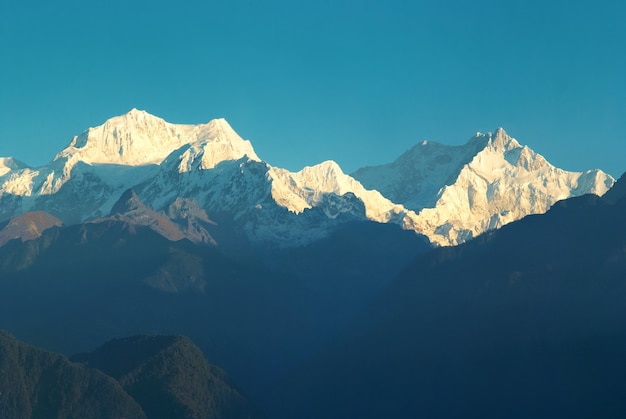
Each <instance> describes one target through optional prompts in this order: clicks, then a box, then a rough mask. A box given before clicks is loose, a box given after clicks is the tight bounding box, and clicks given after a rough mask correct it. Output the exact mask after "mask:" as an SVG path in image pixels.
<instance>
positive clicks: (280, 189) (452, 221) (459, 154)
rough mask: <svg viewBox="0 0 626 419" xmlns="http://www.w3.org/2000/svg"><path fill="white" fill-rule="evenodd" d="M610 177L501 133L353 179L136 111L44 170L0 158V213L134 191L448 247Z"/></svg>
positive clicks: (428, 146) (259, 219) (252, 233)
mask: <svg viewBox="0 0 626 419" xmlns="http://www.w3.org/2000/svg"><path fill="white" fill-rule="evenodd" d="M613 182H614V180H613V178H611V177H610V176H609V175H607V174H605V173H603V172H601V171H599V170H593V171H588V172H584V173H575V172H566V171H563V170H561V169H558V168H555V167H554V166H552V165H550V164H549V163H548V162H547V161H546V160H545V158H543V157H542V156H541V155H539V154H537V153H535V152H534V151H532V150H531V149H529V148H528V147H524V146H521V145H520V144H519V143H518V142H517V141H516V140H515V139H513V138H511V137H510V136H508V135H507V134H506V132H505V131H504V130H503V129H498V130H496V131H495V133H493V134H491V133H489V134H480V133H478V134H476V136H475V137H473V138H472V139H470V140H469V141H468V142H467V143H466V144H465V145H462V146H445V145H442V144H438V143H436V142H433V141H422V142H420V143H418V144H417V145H416V146H415V147H413V148H412V149H410V150H409V151H407V152H406V153H405V154H403V155H402V156H400V157H399V158H398V159H396V160H395V161H394V162H393V163H390V164H387V165H383V166H378V167H366V168H363V169H360V170H358V171H357V172H355V173H354V174H353V175H352V176H350V175H347V174H345V173H343V171H342V170H341V168H340V167H339V165H338V164H337V163H336V162H334V161H332V160H329V161H325V162H322V163H320V164H317V165H314V166H310V167H305V168H303V169H302V170H300V171H298V172H290V171H288V170H285V169H281V168H278V167H273V166H271V165H269V164H267V163H265V162H263V161H262V160H261V159H260V158H259V157H258V156H257V155H256V153H255V151H254V149H253V147H252V145H251V144H250V142H249V141H246V140H244V139H242V138H241V137H240V136H239V135H237V133H236V132H235V131H234V130H233V129H232V128H231V127H230V125H229V124H228V123H227V122H226V121H225V120H224V119H214V120H212V121H210V122H208V123H207V124H199V125H183V124H171V123H168V122H166V121H164V120H163V119H161V118H157V117H155V116H152V115H150V114H148V113H146V112H144V111H139V110H136V109H133V110H131V111H130V112H128V113H127V114H125V115H121V116H117V117H114V118H111V119H109V120H108V121H106V122H105V123H104V124H103V125H101V126H99V127H96V128H90V129H88V130H87V131H85V132H84V133H83V134H81V135H80V136H77V137H74V138H73V140H72V141H71V143H70V145H69V146H68V147H66V148H65V149H64V150H62V151H61V152H60V153H59V154H58V155H57V156H56V157H55V159H54V160H53V161H52V162H50V163H49V164H48V165H46V166H44V167H40V168H37V169H31V168H28V167H27V166H26V165H24V164H22V163H19V162H16V161H14V160H13V159H10V158H3V159H0V221H2V220H4V219H8V218H10V217H12V216H14V215H17V214H18V213H21V212H24V211H28V210H33V209H37V210H43V211H48V212H51V213H52V214H53V215H55V216H57V217H59V218H61V219H62V220H63V221H64V224H70V223H72V222H80V221H84V220H87V219H90V218H92V217H100V216H106V215H107V214H108V213H109V211H110V209H111V207H112V206H113V205H114V203H115V202H116V201H117V199H118V198H119V197H120V196H121V194H122V193H123V192H124V191H125V190H127V189H129V188H131V187H133V188H134V189H135V190H136V191H137V194H138V196H139V197H140V199H141V200H142V201H143V202H144V203H145V204H147V205H149V206H151V207H152V208H154V209H155V210H157V211H166V210H167V208H168V206H169V205H171V204H172V203H173V202H175V201H176V200H177V199H179V198H186V199H191V200H193V201H195V202H197V203H198V205H199V206H200V207H201V208H202V209H203V210H204V211H206V213H207V214H209V216H212V215H213V214H229V217H231V219H232V222H233V223H235V225H236V226H237V228H240V229H241V231H243V232H244V233H245V234H246V235H248V237H249V238H251V239H253V240H258V241H274V242H277V241H278V242H281V243H282V244H292V245H293V244H304V243H306V242H307V241H311V240H313V239H315V238H318V237H322V236H323V235H325V234H327V233H328V232H329V231H330V230H332V228H334V227H335V226H336V224H337V223H339V222H343V221H345V220H362V219H369V220H373V221H377V222H384V223H386V222H393V223H396V224H399V225H401V226H402V227H403V228H405V229H410V230H414V231H416V232H419V233H422V234H425V235H426V236H428V237H429V238H430V240H431V241H432V242H433V243H435V244H438V245H454V244H457V243H461V242H463V241H465V240H468V239H470V238H472V237H475V236H476V235H478V234H480V233H482V232H484V231H486V230H489V229H493V228H499V227H501V226H502V225H504V224H506V223H509V222H511V221H514V220H517V219H519V218H522V217H524V216H525V215H528V214H535V213H541V212H545V211H546V210H547V209H548V208H549V207H550V206H551V205H552V204H553V203H554V202H556V201H558V200H560V199H563V198H567V197H569V196H576V195H580V194H584V193H596V194H598V195H602V194H603V193H605V192H606V191H607V190H608V189H609V188H610V187H611V186H612V184H613Z"/></svg>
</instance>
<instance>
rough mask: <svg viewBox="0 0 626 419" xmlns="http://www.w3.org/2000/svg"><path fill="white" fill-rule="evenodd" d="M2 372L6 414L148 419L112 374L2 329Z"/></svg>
mask: <svg viewBox="0 0 626 419" xmlns="http://www.w3.org/2000/svg"><path fill="white" fill-rule="evenodd" d="M0 371H2V374H0V417H2V418H10V419H49V418H66V419H84V418H90V419H99V418H101V419H110V418H122V417H124V418H128V419H131V418H137V419H145V418H146V416H145V414H144V413H143V411H142V409H141V407H140V406H139V405H138V404H137V403H136V402H135V401H134V400H133V399H132V398H131V397H130V396H129V395H128V394H127V393H126V392H125V391H124V390H123V389H122V387H121V386H120V384H119V383H118V382H117V381H115V380H114V379H113V378H111V377H109V376H107V375H105V374H104V373H102V372H100V371H97V370H94V369H89V368H85V367H83V366H81V365H79V364H76V363H73V362H70V361H69V360H68V359H67V358H65V357H64V356H62V355H58V354H55V353H52V352H48V351H45V350H43V349H40V348H36V347H34V346H30V345H27V344H25V343H22V342H20V341H18V340H17V339H15V338H14V337H13V336H11V335H10V334H8V333H7V332H4V331H2V330H0Z"/></svg>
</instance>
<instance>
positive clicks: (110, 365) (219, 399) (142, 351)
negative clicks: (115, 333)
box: [72, 336, 261, 419]
mask: <svg viewBox="0 0 626 419" xmlns="http://www.w3.org/2000/svg"><path fill="white" fill-rule="evenodd" d="M72 360H73V361H76V362H80V363H83V364H85V365H87V366H89V367H92V368H97V369H99V370H101V371H103V372H105V373H107V374H109V375H110V376H112V377H114V378H115V379H117V380H118V381H119V382H120V384H121V385H122V387H123V388H124V389H125V390H126V391H127V392H128V394H130V395H131V396H132V397H133V398H134V399H135V400H136V401H137V402H138V403H139V404H140V405H141V407H142V408H143V409H144V411H145V412H146V415H147V416H148V418H149V419H161V418H162V419H168V418H180V419H186V418H187V419H195V418H203V419H253V418H260V417H261V415H260V413H259V412H258V411H257V410H256V409H255V408H254V407H253V406H252V404H251V403H250V402H249V401H248V400H247V399H246V397H244V396H243V395H242V394H241V392H240V391H239V390H238V389H237V388H236V387H235V386H234V385H233V384H232V383H231V382H230V380H229V379H228V377H227V376H226V374H225V373H224V372H223V371H222V370H221V369H219V368H217V367H215V366H213V365H210V364H209V363H208V362H207V361H206V359H205V358H204V356H203V354H202V351H201V350H200V349H199V348H198V347H197V346H196V345H194V344H193V342H191V340H190V339H189V338H186V337H183V336H135V337H130V338H124V339H116V340H113V341H110V342H108V343H106V344H105V345H103V346H101V347H99V348H98V349H96V350H95V351H93V352H90V353H82V354H79V355H76V356H74V357H73V358H72Z"/></svg>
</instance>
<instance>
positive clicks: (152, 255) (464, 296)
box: [0, 110, 626, 419]
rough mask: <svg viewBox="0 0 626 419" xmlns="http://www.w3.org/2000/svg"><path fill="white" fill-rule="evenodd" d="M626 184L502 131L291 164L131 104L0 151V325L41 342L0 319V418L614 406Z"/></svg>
mask: <svg viewBox="0 0 626 419" xmlns="http://www.w3.org/2000/svg"><path fill="white" fill-rule="evenodd" d="M625 182H626V179H624V177H622V178H621V179H620V180H619V181H617V182H616V183H615V181H614V180H613V178H612V177H610V176H609V175H607V174H605V173H603V172H602V171H600V170H592V171H587V172H583V173H572V172H566V171H563V170H561V169H558V168H555V167H553V166H552V165H550V164H549V163H547V161H546V160H545V159H544V158H543V157H542V156H541V155H539V154H537V153H535V152H534V151H532V150H530V149H529V148H528V147H524V146H522V145H520V144H519V143H518V142H517V141H516V140H515V139H513V138H511V137H510V136H509V135H508V134H506V132H504V130H502V129H498V130H496V131H495V132H494V133H490V134H480V133H479V134H476V135H475V136H474V137H473V138H471V139H470V140H469V141H468V142H467V143H466V144H464V145H461V146H445V145H441V144H437V143H433V142H421V143H418V144H417V145H416V146H414V147H413V148H412V149H411V150H409V151H407V152H406V153H405V154H403V155H402V156H400V157H399V158H398V159H396V160H395V161H394V162H391V163H389V164H386V165H382V166H378V167H366V168H362V169H359V170H357V171H356V172H355V173H352V174H351V175H348V174H345V173H344V172H343V171H342V170H341V168H340V167H339V165H338V164H336V163H335V162H332V161H327V162H323V163H320V164H319V165H316V166H312V167H306V168H303V169H302V170H301V171H299V172H290V171H288V170H285V169H280V168H276V167H274V166H271V165H270V164H269V163H267V162H265V161H263V160H261V158H260V157H259V156H257V155H256V153H255V152H254V149H253V148H252V145H251V144H250V142H248V141H246V140H244V139H242V138H240V137H239V136H238V135H237V134H236V133H235V132H234V131H233V130H232V128H231V127H230V126H229V125H228V124H227V123H226V121H224V120H214V121H211V122H209V123H208V124H203V125H177V124H170V123H167V122H165V121H163V120H162V119H159V118H157V117H154V116H152V115H149V114H147V113H146V112H143V111H138V110H131V111H130V112H129V113H127V114H125V115H122V116H119V117H115V118H112V119H110V120H109V121H107V122H105V123H104V124H103V125H102V126H100V127H96V128H91V129H89V130H87V131H86V132H85V133H83V134H81V135H80V136H77V137H75V138H74V139H73V140H72V141H71V143H70V145H69V146H68V147H67V148H65V149H64V150H62V151H61V152H60V153H59V154H58V155H57V156H56V157H55V159H54V160H53V161H52V162H50V163H49V164H48V165H45V166H43V167H39V168H32V167H28V166H27V165H26V164H25V163H22V162H20V161H17V160H14V159H12V158H4V159H0V329H4V330H7V331H8V332H9V333H11V334H12V335H14V336H17V338H19V339H20V340H23V341H26V342H29V343H31V344H33V345H37V346H39V347H41V348H43V349H38V348H33V347H30V346H28V345H25V344H23V343H22V342H19V341H17V339H16V338H14V337H13V336H11V335H9V334H8V333H5V332H0V366H2V368H8V370H9V371H11V375H3V374H0V384H1V385H2V387H1V388H0V402H2V403H3V404H1V405H0V409H2V408H4V409H5V410H4V411H1V410H0V416H2V417H9V418H13V417H16V418H21V417H29V416H28V415H31V416H32V417H37V416H36V415H35V414H34V413H33V412H37V415H40V416H41V417H94V418H95V417H100V416H98V413H97V412H101V413H100V414H103V415H109V417H115V416H116V415H117V416H121V415H125V416H126V417H139V418H140V417H148V418H152V417H154V418H157V417H197V418H228V417H261V416H262V415H263V417H272V418H274V419H282V418H285V419H286V418H293V417H298V418H309V417H310V418H317V417H327V418H344V417H360V418H379V417H390V418H413V417H431V418H438V417H441V418H444V417H445V418H454V417H458V418H472V417H476V418H479V417H480V418H496V417H497V418H499V417H511V418H515V417H519V418H523V417H554V416H567V417H581V418H582V417H616V416H618V415H619V413H620V412H623V410H624V408H625V406H624V403H623V402H622V401H623V400H625V399H626V394H624V391H623V389H622V387H623V386H621V384H620V383H621V380H622V378H621V377H623V375H624V374H625V373H626V367H624V365H626V364H624V363H623V362H622V360H621V358H622V354H623V352H624V350H626V329H624V327H623V321H622V320H621V319H623V318H624V315H625V314H626V313H625V312H624V308H623V304H622V302H621V301H622V296H623V295H624V291H625V290H626V288H625V285H626V284H625V283H624V278H626V250H625V249H626V243H625V242H624V237H626V235H625V234H624V232H626V225H625V224H624V217H623V214H624V209H625V208H624V205H625V203H626V189H625V186H624V185H625ZM533 214H534V215H533ZM416 233H417V234H416ZM183 335H184V336H187V337H184V336H183ZM129 336H130V337H129ZM102 342H108V343H106V344H104V345H103V346H101V345H102ZM192 342H195V344H194V343H192ZM195 345H197V347H196V346H195ZM94 348H97V349H94ZM47 351H52V352H54V353H50V352H47ZM58 353H61V354H64V355H59V354H58ZM207 360H208V361H210V362H211V364H208V361H207ZM213 365H218V366H219V367H217V366H213ZM222 369H223V370H222ZM3 371H5V369H3ZM222 371H226V372H227V373H228V376H229V377H232V379H233V380H234V382H236V383H237V385H238V386H240V388H242V389H243V390H239V387H238V386H234V385H233V384H232V381H230V379H228V378H227V377H226V375H225V373H224V372H222ZM6 377H10V378H6ZM14 383H19V385H17V386H16V385H14ZM94 388H98V389H102V392H100V391H98V392H96V393H97V394H102V395H104V396H106V397H104V399H102V398H99V397H98V396H97V394H95V393H94V391H93V389H94ZM244 392H245V394H246V395H247V396H248V397H249V398H250V399H248V398H247V397H246V396H244ZM103 400H104V401H103ZM113 400H115V401H113ZM249 400H251V401H249ZM105 405H108V406H112V409H113V410H110V411H109V410H106V408H105V407H103V406H105ZM113 405H114V406H113ZM255 406H258V407H259V408H260V409H261V411H262V413H259V410H257V408H256V407H255ZM7 408H8V409H10V410H6V409H7ZM115 409H117V410H115ZM6 412H10V413H7V414H5V413H6ZM16 412H17V413H16ZM24 412H25V413H24ZM29 412H30V413H29ZM41 412H43V413H41ZM51 412H52V413H51ZM54 412H57V413H54ZM68 412H70V413H68ZM71 412H75V413H71ZM72 414H75V416H72ZM20 415H22V416H20ZM24 415H26V416H24ZM55 415H56V416H55ZM76 415H77V416H76ZM159 415H160V416H159Z"/></svg>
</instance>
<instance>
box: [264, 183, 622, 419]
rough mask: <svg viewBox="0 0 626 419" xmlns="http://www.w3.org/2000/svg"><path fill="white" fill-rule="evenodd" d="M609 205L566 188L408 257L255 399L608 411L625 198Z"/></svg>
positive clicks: (499, 411) (356, 411)
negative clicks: (518, 213) (373, 295)
mask: <svg viewBox="0 0 626 419" xmlns="http://www.w3.org/2000/svg"><path fill="white" fill-rule="evenodd" d="M624 181H626V179H621V180H620V181H618V183H617V184H618V185H620V184H621V183H622V182H624ZM611 202H612V200H611V201H607V200H604V199H603V198H599V197H597V196H594V195H584V196H581V197H576V198H570V199H568V200H564V201H560V202H558V203H557V204H555V205H554V206H553V207H552V208H551V209H550V210H549V211H548V212H547V213H546V214H544V215H535V216H530V217H526V218H525V219H523V220H520V221H518V222H514V223H511V224H509V225H507V226H504V227H503V228H502V229H500V230H498V231H493V232H490V233H487V234H484V235H482V236H480V237H479V238H477V239H475V240H472V241H471V242H468V243H465V244H463V245H460V246H456V247H447V248H441V249H436V250H435V251H434V252H432V253H430V254H426V255H423V256H422V257H420V258H418V259H417V260H416V261H415V263H414V264H412V266H411V267H410V268H409V269H407V270H406V271H405V272H404V273H402V274H401V275H399V276H398V277H397V278H396V280H395V281H394V282H393V283H392V284H391V286H390V287H389V288H388V289H387V290H386V291H385V292H384V293H382V294H381V296H380V298H379V299H377V300H376V301H375V302H373V303H372V305H371V306H369V307H367V309H366V310H364V312H363V315H362V316H361V317H360V318H359V320H358V321H355V323H354V324H353V325H352V326H351V327H350V328H348V329H346V330H345V331H344V333H343V334H341V335H339V336H338V337H337V340H336V341H335V342H334V344H333V345H331V346H330V347H329V348H328V349H327V350H326V351H324V352H322V353H321V354H319V356H317V357H315V358H314V360H312V361H311V362H309V363H307V364H306V366H304V367H303V368H302V369H301V370H300V371H299V372H298V373H294V375H293V376H292V377H291V379H288V380H286V381H285V383H284V385H283V386H281V387H279V389H277V390H276V392H275V393H274V396H273V397H271V396H268V398H267V399H266V400H267V403H268V406H275V407H276V409H275V410H274V411H272V412H270V413H274V416H275V417H278V418H280V417H284V418H290V417H299V418H315V417H326V418H344V417H360V418H379V417H393V418H413V417H429V418H502V417H507V418H527V417H553V416H566V417H572V418H587V417H618V416H620V415H621V412H623V411H624V408H626V402H625V400H626V391H625V389H624V387H623V386H622V385H621V384H620V383H621V382H622V380H623V376H624V374H625V373H626V363H624V361H623V353H624V351H626V325H625V324H624V321H623V319H624V316H626V307H625V306H624V304H623V298H622V297H623V295H624V293H626V280H625V279H626V252H625V249H626V235H625V234H624V232H626V218H624V211H626V200H624V199H621V200H618V201H617V202H616V203H614V204H613V203H611ZM278 400H280V401H281V403H277V401H278ZM283 408H284V409H283Z"/></svg>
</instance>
